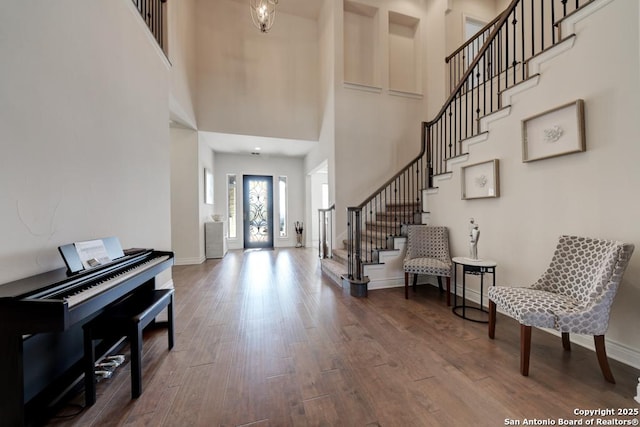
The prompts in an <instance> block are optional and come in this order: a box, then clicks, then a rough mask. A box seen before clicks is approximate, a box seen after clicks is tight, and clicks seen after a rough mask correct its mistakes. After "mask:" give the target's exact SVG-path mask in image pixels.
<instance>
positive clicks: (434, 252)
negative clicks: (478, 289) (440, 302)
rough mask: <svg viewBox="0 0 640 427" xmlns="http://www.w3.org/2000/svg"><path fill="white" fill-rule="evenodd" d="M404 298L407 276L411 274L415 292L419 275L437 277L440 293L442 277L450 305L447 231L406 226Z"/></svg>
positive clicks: (422, 226) (425, 226)
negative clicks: (444, 280) (444, 278)
mask: <svg viewBox="0 0 640 427" xmlns="http://www.w3.org/2000/svg"><path fill="white" fill-rule="evenodd" d="M403 268H404V297H405V298H407V299H408V298H409V275H410V274H413V287H414V290H415V286H416V282H417V280H418V275H419V274H428V275H431V276H438V285H439V287H440V291H442V277H446V278H447V305H451V300H450V291H451V256H450V255H449V230H448V229H447V228H446V227H434V226H429V225H410V226H408V238H407V254H406V256H405V258H404V262H403Z"/></svg>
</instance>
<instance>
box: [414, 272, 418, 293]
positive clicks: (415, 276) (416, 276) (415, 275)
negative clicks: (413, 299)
mask: <svg viewBox="0 0 640 427" xmlns="http://www.w3.org/2000/svg"><path fill="white" fill-rule="evenodd" d="M417 284H418V274H414V275H413V292H415V291H416V285H417Z"/></svg>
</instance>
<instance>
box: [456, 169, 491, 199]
mask: <svg viewBox="0 0 640 427" xmlns="http://www.w3.org/2000/svg"><path fill="white" fill-rule="evenodd" d="M461 175H462V176H461V181H462V200H470V199H486V198H491V197H500V174H499V161H498V159H493V160H488V161H486V162H482V163H476V164H474V165H469V166H463V167H462V168H461Z"/></svg>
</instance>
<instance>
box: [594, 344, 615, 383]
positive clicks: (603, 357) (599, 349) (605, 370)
mask: <svg viewBox="0 0 640 427" xmlns="http://www.w3.org/2000/svg"><path fill="white" fill-rule="evenodd" d="M593 342H594V343H595V346H596V355H597V356H598V363H599V364H600V370H601V371H602V375H604V379H605V380H607V381H608V382H610V383H612V384H615V383H616V380H615V378H613V373H611V368H610V367H609V360H608V359H607V350H606V349H605V345H604V335H594V336H593Z"/></svg>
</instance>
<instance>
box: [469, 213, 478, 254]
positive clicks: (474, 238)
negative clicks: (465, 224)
mask: <svg viewBox="0 0 640 427" xmlns="http://www.w3.org/2000/svg"><path fill="white" fill-rule="evenodd" d="M478 239H480V229H479V228H478V224H476V222H475V220H474V219H473V218H470V219H469V258H471V259H472V260H474V261H478Z"/></svg>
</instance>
